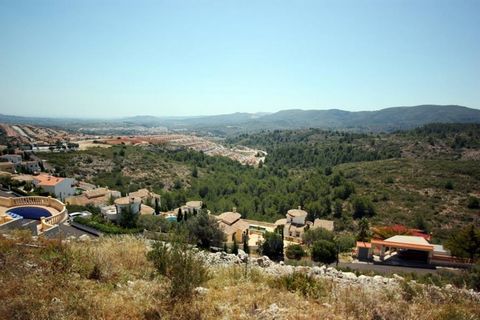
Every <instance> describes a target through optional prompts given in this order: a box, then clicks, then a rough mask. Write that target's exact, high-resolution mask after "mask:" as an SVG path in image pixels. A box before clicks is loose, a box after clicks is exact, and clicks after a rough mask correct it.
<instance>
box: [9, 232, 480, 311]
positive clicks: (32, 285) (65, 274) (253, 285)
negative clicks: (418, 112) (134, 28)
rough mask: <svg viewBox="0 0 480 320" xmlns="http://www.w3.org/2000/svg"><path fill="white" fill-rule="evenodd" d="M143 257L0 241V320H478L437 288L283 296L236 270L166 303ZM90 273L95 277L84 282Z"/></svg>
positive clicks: (164, 288)
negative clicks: (198, 291)
mask: <svg viewBox="0 0 480 320" xmlns="http://www.w3.org/2000/svg"><path fill="white" fill-rule="evenodd" d="M32 245H33V246H32ZM145 253H146V245H145V242H144V241H143V240H142V239H136V238H134V237H130V236H127V237H115V238H104V239H101V240H99V241H92V242H71V243H67V244H62V243H61V242H59V241H52V240H41V241H33V240H31V239H30V238H29V237H28V236H26V235H25V234H17V235H15V238H12V239H5V238H3V237H0V265H1V267H2V269H1V270H2V272H1V273H0V285H1V287H0V288H1V290H0V299H1V301H2V303H1V304H0V319H272V318H274V317H275V319H384V320H389V319H395V320H397V319H431V320H433V319H478V318H480V304H479V303H478V301H476V302H475V301H472V300H470V299H469V298H467V297H466V296H461V295H454V294H452V293H450V292H447V291H444V290H435V289H432V288H429V287H426V288H422V287H416V286H412V285H404V286H402V287H401V288H394V289H383V290H380V289H377V288H372V287H359V286H344V285H340V284H338V283H334V282H332V281H327V280H320V281H319V280H312V279H309V278H308V277H299V278H298V279H294V280H295V281H296V282H294V283H295V285H293V286H292V285H288V288H287V286H286V285H285V283H290V282H288V281H283V280H282V279H280V280H279V279H278V278H275V279H274V278H272V277H271V276H267V275H266V274H265V273H263V272H261V271H259V270H257V269H249V270H245V268H243V267H240V266H235V267H228V268H215V269H212V278H211V280H209V282H208V283H207V284H206V287H207V288H208V292H207V293H206V294H204V295H197V296H195V297H194V298H193V299H192V300H183V299H181V298H178V299H177V300H175V301H172V300H171V299H170V298H169V296H168V283H167V282H166V280H162V278H156V277H154V276H153V270H154V269H153V266H152V265H151V264H150V262H149V261H147V259H146V257H145ZM95 266H97V268H98V269H99V274H100V276H99V277H92V271H93V269H94V268H95ZM284 280H285V279H284ZM290 280H291V279H290ZM311 281H317V282H315V283H311ZM304 285H305V286H307V287H312V286H313V288H317V289H318V290H319V291H318V292H320V293H321V294H318V295H316V294H314V295H312V294H309V293H308V292H309V291H308V290H306V291H305V290H302V288H303V286H304ZM272 304H276V305H277V306H278V309H277V310H275V308H273V307H272Z"/></svg>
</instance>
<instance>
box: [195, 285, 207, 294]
mask: <svg viewBox="0 0 480 320" xmlns="http://www.w3.org/2000/svg"><path fill="white" fill-rule="evenodd" d="M193 291H194V292H195V293H196V294H198V295H200V296H203V295H206V294H207V293H208V289H207V288H204V287H196V288H195V289H193Z"/></svg>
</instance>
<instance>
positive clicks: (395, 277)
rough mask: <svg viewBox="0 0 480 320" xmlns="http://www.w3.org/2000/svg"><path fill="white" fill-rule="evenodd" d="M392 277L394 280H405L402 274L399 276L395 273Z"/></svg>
mask: <svg viewBox="0 0 480 320" xmlns="http://www.w3.org/2000/svg"><path fill="white" fill-rule="evenodd" d="M393 278H394V279H395V280H398V281H403V280H405V278H403V277H402V276H399V275H398V274H396V273H394V274H393Z"/></svg>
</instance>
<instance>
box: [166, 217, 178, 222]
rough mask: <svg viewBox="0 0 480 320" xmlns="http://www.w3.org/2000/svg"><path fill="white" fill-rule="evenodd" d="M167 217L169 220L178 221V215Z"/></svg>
mask: <svg viewBox="0 0 480 320" xmlns="http://www.w3.org/2000/svg"><path fill="white" fill-rule="evenodd" d="M165 219H167V221H170V222H177V217H175V216H168V217H166V218H165Z"/></svg>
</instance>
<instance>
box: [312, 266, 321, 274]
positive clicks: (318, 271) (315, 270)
mask: <svg viewBox="0 0 480 320" xmlns="http://www.w3.org/2000/svg"><path fill="white" fill-rule="evenodd" d="M312 273H313V274H316V275H320V274H323V270H322V268H320V267H317V266H315V267H313V268H312Z"/></svg>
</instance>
